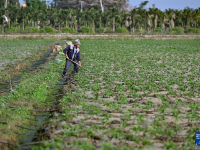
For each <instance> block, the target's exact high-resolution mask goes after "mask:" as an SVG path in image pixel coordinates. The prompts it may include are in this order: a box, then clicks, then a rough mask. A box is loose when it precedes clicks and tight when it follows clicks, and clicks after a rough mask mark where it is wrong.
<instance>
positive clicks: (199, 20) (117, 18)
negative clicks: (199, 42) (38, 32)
mask: <svg viewBox="0 0 200 150" xmlns="http://www.w3.org/2000/svg"><path fill="white" fill-rule="evenodd" d="M54 2H56V1H54ZM67 2H69V1H66V3H67ZM146 4H147V1H145V2H143V3H141V5H140V6H139V7H137V8H134V9H132V10H130V11H127V10H126V9H123V10H122V9H118V7H112V8H110V9H108V10H106V11H104V13H102V10H101V7H100V6H96V5H95V7H92V8H86V9H83V10H81V9H80V8H79V7H77V9H72V8H69V9H58V8H57V7H56V6H54V5H52V7H48V8H47V6H46V4H45V3H44V2H42V1H40V0H27V7H26V8H23V7H21V8H19V7H17V6H16V5H14V4H12V3H10V4H8V7H7V9H4V7H2V8H1V9H0V16H1V17H2V16H3V15H6V16H8V17H9V19H10V21H9V22H8V23H5V18H1V19H0V24H1V27H2V32H4V31H6V32H7V31H11V32H12V31H14V32H16V31H23V32H24V31H26V30H25V29H26V28H27V27H38V28H41V29H43V28H45V27H46V26H50V27H52V28H54V29H56V30H59V32H61V31H64V30H62V28H73V29H74V31H76V32H77V31H78V30H79V29H80V28H82V27H91V28H92V29H93V32H99V31H100V30H98V28H101V27H103V28H111V29H112V32H116V28H126V29H127V30H128V31H129V32H131V33H135V32H136V33H137V32H139V33H153V32H155V31H156V33H158V32H157V31H158V30H160V29H162V33H174V32H171V29H172V28H174V27H178V28H183V29H188V28H197V29H198V28H199V26H200V8H198V9H191V8H188V7H186V8H185V9H184V10H173V9H166V10H165V11H161V10H160V9H158V8H155V7H153V8H149V9H144V6H145V5H146ZM3 21H4V26H5V27H4V26H2V24H3ZM10 28H12V29H13V28H14V29H13V30H10ZM157 28H159V29H158V30H156V29H157ZM56 30H55V31H56ZM42 31H44V30H42ZM55 31H54V32H55ZM101 32H102V31H101ZM159 32H160V31H159ZM188 32H189V33H199V32H198V31H197V30H196V31H194V30H192V32H191V31H187V30H186V32H185V33H188ZM181 33H184V32H181ZM175 34H176V33H175Z"/></svg>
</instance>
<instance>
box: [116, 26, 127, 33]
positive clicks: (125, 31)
mask: <svg viewBox="0 0 200 150" xmlns="http://www.w3.org/2000/svg"><path fill="white" fill-rule="evenodd" d="M116 32H117V33H129V32H128V30H127V29H126V28H121V27H118V28H117V29H116Z"/></svg>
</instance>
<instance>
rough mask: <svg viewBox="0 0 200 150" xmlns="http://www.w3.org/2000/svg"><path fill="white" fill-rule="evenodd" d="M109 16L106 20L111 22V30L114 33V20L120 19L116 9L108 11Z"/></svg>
mask: <svg viewBox="0 0 200 150" xmlns="http://www.w3.org/2000/svg"><path fill="white" fill-rule="evenodd" d="M108 12H109V15H108V16H107V19H111V20H112V30H113V32H115V25H116V22H115V21H116V18H120V15H119V11H118V9H117V8H116V7H114V8H113V9H112V10H111V11H108Z"/></svg>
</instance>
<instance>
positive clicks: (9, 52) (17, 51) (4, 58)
mask: <svg viewBox="0 0 200 150" xmlns="http://www.w3.org/2000/svg"><path fill="white" fill-rule="evenodd" d="M50 41H52V40H36V39H34V40H0V71H1V70H3V69H4V68H5V67H6V66H7V65H8V64H13V63H14V62H16V61H18V60H23V59H24V58H25V57H27V56H28V55H31V54H33V53H35V52H36V51H38V50H39V49H41V48H43V47H44V46H46V45H47V44H48V43H49V42H50Z"/></svg>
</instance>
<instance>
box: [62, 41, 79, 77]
mask: <svg viewBox="0 0 200 150" xmlns="http://www.w3.org/2000/svg"><path fill="white" fill-rule="evenodd" d="M80 45H81V43H80V41H79V39H76V40H75V41H74V44H71V45H68V46H67V47H66V48H65V49H64V50H63V53H64V54H65V56H66V64H65V68H64V70H63V75H62V76H63V77H64V76H65V74H66V72H67V70H68V69H69V67H70V66H71V64H73V65H74V71H75V72H76V73H78V69H79V66H80V67H81V58H80V49H79V47H80ZM70 59H71V60H73V61H75V62H76V63H77V64H76V63H74V62H72V61H70Z"/></svg>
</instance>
